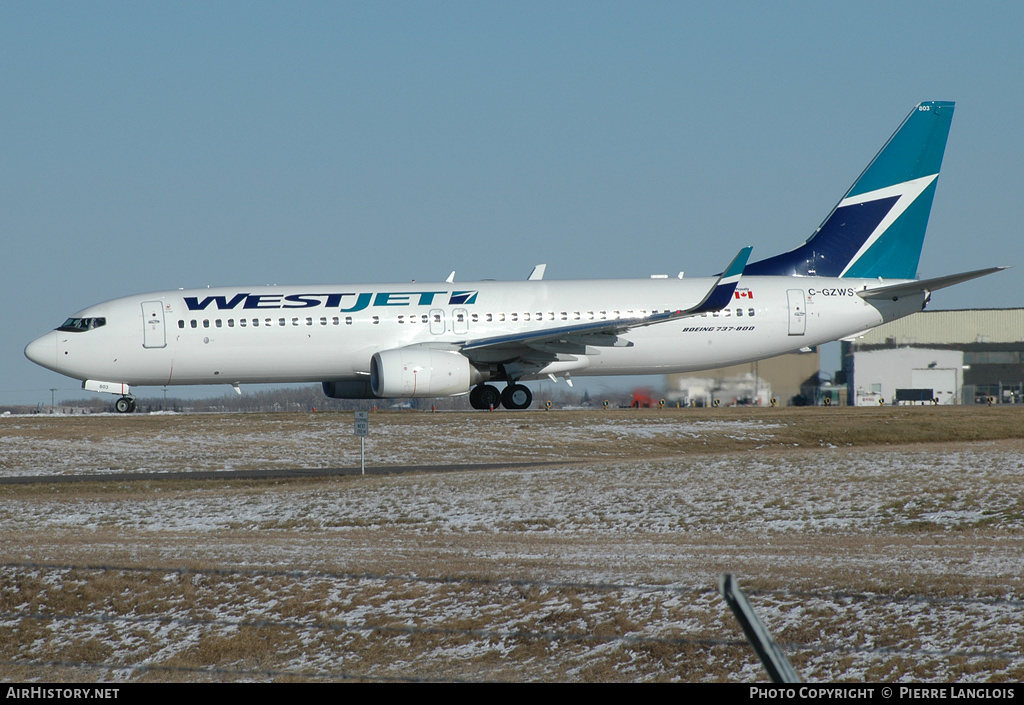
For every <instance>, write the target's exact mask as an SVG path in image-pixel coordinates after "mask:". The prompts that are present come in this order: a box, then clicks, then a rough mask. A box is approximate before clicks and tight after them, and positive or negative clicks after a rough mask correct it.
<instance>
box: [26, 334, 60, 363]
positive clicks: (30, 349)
mask: <svg viewBox="0 0 1024 705" xmlns="http://www.w3.org/2000/svg"><path fill="white" fill-rule="evenodd" d="M25 357H27V358H28V359H29V360H31V361H32V362H34V363H36V364H37V365H42V366H43V367H45V368H47V369H50V370H52V369H54V367H55V366H56V365H57V337H56V336H55V335H54V334H53V333H52V332H51V333H47V334H46V335H42V336H39V337H38V338H36V339H35V340H33V341H32V342H31V343H29V344H28V345H26V346H25Z"/></svg>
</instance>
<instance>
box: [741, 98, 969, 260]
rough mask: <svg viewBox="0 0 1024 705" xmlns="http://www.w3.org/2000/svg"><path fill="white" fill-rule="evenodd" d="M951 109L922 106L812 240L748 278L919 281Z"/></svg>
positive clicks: (942, 104)
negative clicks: (923, 248) (919, 269)
mask: <svg viewBox="0 0 1024 705" xmlns="http://www.w3.org/2000/svg"><path fill="white" fill-rule="evenodd" d="M953 105H954V104H953V103H952V102H946V101H931V102H928V103H920V104H919V105H917V106H916V107H915V108H914V109H913V110H912V111H910V115H908V116H907V118H906V120H904V121H903V124H902V125H900V127H899V129H897V130H896V132H895V133H894V134H893V136H892V137H890V138H889V141H888V142H886V143H885V146H884V147H882V151H880V152H879V153H878V154H877V155H876V156H875V158H874V159H872V160H871V163H870V164H868V168H867V169H865V170H864V173H862V174H861V175H860V177H859V178H858V179H857V181H856V182H854V184H853V186H852V187H851V188H850V190H849V191H848V192H847V193H846V195H845V196H844V197H843V199H842V200H841V201H839V203H838V205H836V207H835V208H833V209H832V212H831V213H829V215H828V217H827V218H825V221H824V222H823V223H822V224H821V225H820V226H818V229H817V230H816V231H815V232H814V234H813V235H811V237H810V238H809V239H808V240H807V242H805V243H804V244H803V245H801V246H800V247H798V248H796V249H795V250H791V251H789V252H786V253H784V254H781V255H776V256H775V257H769V258H768V259H765V260H761V261H760V262H754V263H752V264H749V265H747V268H746V270H745V271H744V275H745V276H754V275H783V276H787V275H789V276H819V277H862V278H874V277H882V278H885V279H890V278H891V279H914V278H915V277H916V276H917V264H918V262H919V261H920V259H921V247H922V246H923V244H924V233H925V229H926V228H927V226H928V214H929V213H930V212H931V207H932V198H933V197H934V196H935V185H936V182H937V180H938V177H939V167H940V166H941V165H942V155H943V152H945V149H946V138H947V137H948V136H949V125H950V123H951V122H952V119H953Z"/></svg>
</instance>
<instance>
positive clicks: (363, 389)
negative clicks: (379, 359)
mask: <svg viewBox="0 0 1024 705" xmlns="http://www.w3.org/2000/svg"><path fill="white" fill-rule="evenodd" d="M323 388H324V394H325V395H327V396H329V397H330V398H331V399H375V398H376V397H375V396H374V394H373V390H372V389H370V380H369V379H360V380H356V381H355V382H324V383H323Z"/></svg>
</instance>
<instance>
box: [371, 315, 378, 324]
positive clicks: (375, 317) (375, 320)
mask: <svg viewBox="0 0 1024 705" xmlns="http://www.w3.org/2000/svg"><path fill="white" fill-rule="evenodd" d="M372 321H373V325H377V324H378V323H380V316H374V317H373V319H372Z"/></svg>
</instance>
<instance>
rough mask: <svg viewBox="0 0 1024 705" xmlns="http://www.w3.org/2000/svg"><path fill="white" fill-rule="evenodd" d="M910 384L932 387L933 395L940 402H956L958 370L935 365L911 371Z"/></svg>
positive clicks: (917, 386) (916, 386)
mask: <svg viewBox="0 0 1024 705" xmlns="http://www.w3.org/2000/svg"><path fill="white" fill-rule="evenodd" d="M910 386H911V387H914V388H915V389H931V390H932V397H933V398H935V399H938V400H939V403H940V404H956V403H957V398H956V370H954V369H950V368H939V367H933V368H930V369H918V370H911V371H910Z"/></svg>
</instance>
